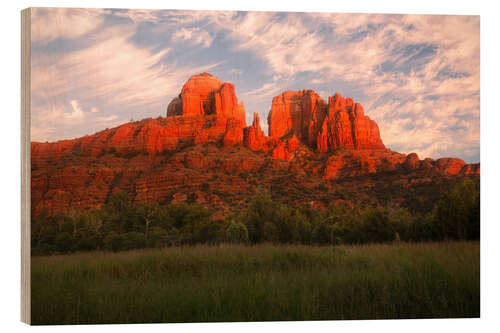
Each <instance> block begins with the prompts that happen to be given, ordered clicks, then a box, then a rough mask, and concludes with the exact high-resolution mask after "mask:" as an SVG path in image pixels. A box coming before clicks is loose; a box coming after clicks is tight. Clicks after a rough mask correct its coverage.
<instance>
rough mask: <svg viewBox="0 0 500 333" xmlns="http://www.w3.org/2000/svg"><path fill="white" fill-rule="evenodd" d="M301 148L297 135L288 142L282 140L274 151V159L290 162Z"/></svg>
mask: <svg viewBox="0 0 500 333" xmlns="http://www.w3.org/2000/svg"><path fill="white" fill-rule="evenodd" d="M299 146H300V143H299V139H297V137H296V136H295V135H293V136H292V137H291V138H289V139H288V140H280V141H278V143H277V144H276V145H275V148H274V149H273V152H272V155H273V157H274V158H278V159H281V160H287V161H288V160H290V159H291V158H292V154H293V152H294V151H296V150H297V149H298V148H299Z"/></svg>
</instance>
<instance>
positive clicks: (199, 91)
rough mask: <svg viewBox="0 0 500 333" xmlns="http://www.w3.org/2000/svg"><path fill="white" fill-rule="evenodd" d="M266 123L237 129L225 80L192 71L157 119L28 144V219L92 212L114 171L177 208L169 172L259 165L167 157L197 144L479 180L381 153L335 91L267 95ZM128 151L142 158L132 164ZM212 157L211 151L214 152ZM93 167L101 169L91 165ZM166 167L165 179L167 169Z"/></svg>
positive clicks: (337, 172) (319, 169) (339, 171)
mask: <svg viewBox="0 0 500 333" xmlns="http://www.w3.org/2000/svg"><path fill="white" fill-rule="evenodd" d="M268 124H269V136H266V135H265V133H264V131H263V130H262V129H261V127H260V118H259V115H258V114H257V113H255V114H254V119H253V123H252V124H251V125H250V126H246V121H245V108H244V105H243V103H239V102H238V99H237V97H236V92H235V87H234V85H233V84H231V83H228V82H222V81H221V80H219V79H218V78H216V77H214V76H212V75H211V74H209V73H202V74H198V75H194V76H192V77H191V78H190V79H189V80H188V81H187V82H186V83H185V84H184V86H183V87H182V90H181V92H180V94H179V96H177V97H175V98H174V99H173V100H172V101H171V102H170V103H169V105H168V107H167V112H166V117H159V118H156V119H151V118H150V119H144V120H142V121H136V122H130V123H127V124H123V125H121V126H118V127H116V128H112V129H106V130H104V131H101V132H98V133H96V134H93V135H88V136H85V137H81V138H76V139H71V140H62V141H57V142H51V143H39V142H32V143H31V163H32V181H31V189H32V206H33V208H34V211H35V213H36V212H41V211H42V210H43V209H46V210H48V211H49V213H53V214H55V213H58V212H64V211H68V210H69V209H70V208H74V207H78V208H85V207H91V206H98V205H99V204H102V203H103V202H104V201H105V198H106V196H107V194H108V193H109V192H110V191H115V190H116V189H113V188H114V183H115V182H116V178H117V177H118V175H119V176H120V178H121V181H120V185H121V189H122V190H127V191H129V192H132V193H134V195H135V198H136V200H145V201H148V200H158V201H160V200H165V196H168V197H170V199H171V201H172V202H177V201H179V200H185V198H184V195H181V194H178V193H174V194H172V193H171V192H172V188H175V187H176V186H181V185H182V184H186V183H189V182H190V181H194V180H193V179H195V178H196V177H194V178H189V175H188V174H187V173H182V172H178V170H179V169H182V168H184V167H186V166H187V167H188V168H189V169H190V170H191V169H195V170H196V169H199V170H206V169H207V168H209V167H216V168H219V169H220V171H221V172H224V171H228V170H229V171H231V170H232V171H235V170H236V171H243V172H253V171H256V170H258V169H259V168H261V167H262V163H261V162H262V161H261V160H260V158H257V157H255V156H260V155H255V154H254V155H251V154H247V155H245V157H242V156H239V157H231V156H229V157H227V158H226V159H225V160H224V161H222V162H221V161H220V160H219V159H210V158H207V157H206V156H203V155H202V154H196V153H192V154H190V155H182V154H181V155H176V152H179V151H181V150H182V149H183V148H185V147H191V146H196V145H199V144H215V145H217V146H218V147H220V149H224V147H234V146H243V147H245V148H246V149H248V150H249V152H252V151H253V152H263V153H264V154H268V155H269V156H272V158H273V159H275V160H276V163H277V164H276V165H277V166H278V165H279V166H280V167H283V166H285V167H286V168H288V169H289V170H296V171H297V172H310V173H311V174H312V175H316V176H318V177H320V179H342V178H348V177H357V176H362V175H365V174H370V173H377V172H409V171H412V170H421V171H425V172H436V173H439V174H443V175H458V176H470V175H472V176H474V175H479V174H480V166H479V164H466V163H465V162H464V161H462V160H460V159H458V158H440V159H438V160H435V161H434V160H432V159H429V158H427V159H424V160H420V159H419V157H418V156H417V154H415V153H412V154H409V155H405V154H400V153H397V152H393V151H391V150H389V149H386V147H385V146H384V144H383V142H382V139H381V136H380V133H379V128H378V126H377V124H376V122H375V121H373V120H372V119H370V118H369V117H368V116H366V115H365V113H364V110H363V107H362V106H361V104H359V103H355V102H354V101H353V99H351V98H344V97H342V96H341V95H340V94H339V93H336V94H335V95H333V96H330V97H329V98H328V102H326V101H324V100H323V99H322V98H321V97H320V96H319V95H318V94H317V93H315V92H314V91H313V90H302V91H285V92H283V93H282V94H280V95H278V96H275V97H274V98H273V100H272V105H271V110H270V112H269V115H268ZM165 153H170V154H174V156H173V158H172V159H171V160H169V162H168V163H169V166H168V168H167V167H165V169H164V170H160V171H157V169H158V165H157V164H156V162H155V156H163V155H164V154H165ZM138 154H141V156H143V157H142V158H138V157H137V155H138ZM217 154H220V152H214V155H217ZM221 155H223V154H221ZM110 156H115V157H116V156H118V157H120V158H118V159H116V158H114V159H113V158H111V157H110ZM178 156H184V157H183V160H182V161H179V160H178V161H177V162H176V158H177V157H178ZM314 156H316V157H318V156H323V157H322V158H316V157H314ZM75 157H81V158H84V160H85V163H82V162H81V161H80V162H75V163H71V161H72V158H73V159H74V158H75ZM65 159H66V160H68V161H70V162H68V163H67V164H68V165H66V164H65V165H64V166H65V167H64V168H63V169H62V170H60V169H58V170H55V169H54V168H51V167H50V166H51V165H53V164H54V163H58V162H59V163H60V162H61V161H63V160H65ZM132 160H133V163H132ZM89 161H93V162H89ZM279 161H283V162H279ZM318 161H319V162H318ZM92 163H93V164H92ZM96 163H97V164H99V163H104V164H105V165H106V167H105V168H101V169H99V168H97V169H96V168H92V167H91V165H95V164H96ZM283 163H284V164H283ZM110 164H111V165H110ZM173 166H175V173H173V172H170V173H169V172H167V170H173V169H172V167H173ZM145 173H146V174H149V176H147V177H146V176H144V174H145ZM148 177H149V178H148ZM89 184H90V185H89ZM198 185H199V184H198ZM195 197H196V198H200V201H201V202H206V201H209V202H212V203H214V202H219V201H220V199H219V198H215V197H213V196H204V197H202V196H201V195H200V192H199V191H196V193H195ZM183 198H184V199H183Z"/></svg>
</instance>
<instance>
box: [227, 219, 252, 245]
mask: <svg viewBox="0 0 500 333" xmlns="http://www.w3.org/2000/svg"><path fill="white" fill-rule="evenodd" d="M226 240H227V241H228V242H230V243H234V244H238V243H246V242H248V230H247V227H246V226H245V225H244V224H243V223H236V222H234V221H231V222H230V223H229V225H228V227H227V229H226Z"/></svg>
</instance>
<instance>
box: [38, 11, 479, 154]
mask: <svg viewBox="0 0 500 333" xmlns="http://www.w3.org/2000/svg"><path fill="white" fill-rule="evenodd" d="M33 25H34V29H35V30H37V32H36V33H37V34H38V35H35V36H34V41H35V42H36V43H39V44H43V43H45V45H47V48H46V49H44V48H38V49H36V50H35V52H34V54H33V55H32V56H33V61H32V64H33V65H32V66H33V68H32V70H33V71H32V72H33V75H32V78H33V82H32V88H33V95H34V100H35V103H34V106H33V113H34V114H36V113H39V114H40V115H45V116H46V117H49V118H50V115H51V114H52V115H53V114H57V112H59V113H60V112H63V113H62V114H66V115H73V116H74V117H77V115H79V114H80V113H78V112H77V111H76V110H83V111H82V112H83V113H82V114H83V115H84V117H83V118H81V119H80V122H81V123H83V124H84V125H82V126H81V127H79V131H80V132H83V131H84V130H90V129H94V128H96V126H97V125H95V124H100V122H99V120H98V119H97V118H99V119H102V120H103V121H104V120H107V121H108V122H113V121H118V120H120V119H128V118H131V117H133V118H135V119H140V118H143V117H144V115H147V114H152V113H153V111H152V110H157V111H155V112H156V114H163V113H164V109H165V107H166V104H168V102H169V101H170V100H171V98H173V97H174V96H175V95H176V94H177V93H178V92H179V91H180V89H181V87H182V84H183V83H184V82H185V81H186V80H187V78H188V77H189V76H191V75H193V74H196V73H198V72H202V71H208V70H210V71H212V72H215V73H214V74H216V75H217V74H218V75H219V76H220V78H221V79H223V80H225V79H227V78H226V77H225V76H227V77H230V78H233V79H234V78H236V79H237V80H239V81H240V82H236V83H237V89H238V90H239V96H240V97H241V99H242V100H243V101H244V102H245V106H246V107H247V111H250V112H248V115H247V117H248V118H249V119H250V118H251V113H252V112H253V111H257V112H259V113H260V114H261V118H262V119H263V127H266V124H265V119H266V118H267V112H268V110H269V108H270V104H271V99H272V97H273V96H275V95H277V94H278V93H280V92H282V91H284V90H287V89H304V88H314V89H315V90H317V91H318V92H319V93H320V94H321V95H322V96H323V97H326V95H331V94H333V93H334V92H336V91H339V92H340V93H342V94H343V95H348V94H350V95H351V97H353V98H354V99H355V100H357V101H359V102H361V103H362V104H363V105H364V107H365V110H366V112H367V114H368V115H369V116H370V117H372V118H374V119H375V120H376V121H377V123H378V124H379V127H380V129H381V134H382V137H383V140H384V142H385V143H386V144H387V145H388V146H389V147H391V148H394V149H397V150H400V151H403V152H411V151H416V152H417V153H419V155H421V156H422V157H425V156H430V157H440V156H443V155H451V156H459V157H462V158H465V159H467V160H469V161H477V160H478V158H479V17H478V16H440V15H380V14H374V15H370V14H337V13H270V12H249V13H244V12H230V11H168V10H160V11H154V10H68V11H65V10H60V9H57V10H55V9H51V10H49V9H44V10H40V11H36V12H35V19H34V21H33ZM37 26H40V27H42V26H43V27H46V28H45V29H36V27H37ZM69 27H71V29H70V28H69ZM145 29H146V30H145ZM148 29H149V30H148ZM148 31H149V32H151V33H149V34H148V33H147V32H148ZM64 40H70V41H71V44H69V45H70V46H71V47H62V46H63V45H67V44H64V43H63V42H62V41H64ZM75 45H76V46H75ZM222 64H227V67H225V66H226V65H222ZM72 101H77V103H78V104H75V106H73V105H72V103H71V102H72ZM61 105H63V107H61ZM93 108H94V109H93ZM48 110H52V111H48ZM61 110H62V111H61ZM92 110H95V111H97V112H93V111H92ZM113 116H116V118H113ZM65 118H66V116H62V117H61V119H65ZM90 121H92V122H93V123H90ZM67 126H69V128H67V131H66V132H65V133H73V135H75V134H77V132H75V131H74V128H72V127H71V126H70V125H67ZM99 126H100V125H99ZM71 130H73V132H71ZM37 131H38V133H39V134H37V135H38V136H39V137H40V138H46V139H48V140H51V139H54V138H56V137H61V133H62V132H63V131H62V130H61V129H60V124H58V123H54V122H53V123H50V124H49V123H47V126H46V128H44V129H43V130H42V129H39V130H37ZM80 132H78V133H80ZM63 136H64V135H63Z"/></svg>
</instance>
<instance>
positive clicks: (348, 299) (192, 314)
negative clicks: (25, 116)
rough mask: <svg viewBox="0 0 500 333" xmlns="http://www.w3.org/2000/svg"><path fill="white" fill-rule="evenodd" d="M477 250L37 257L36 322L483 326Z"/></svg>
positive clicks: (225, 248) (468, 245) (471, 246)
mask: <svg viewBox="0 0 500 333" xmlns="http://www.w3.org/2000/svg"><path fill="white" fill-rule="evenodd" d="M479 272H480V270H479V242H477V241H474V242H435V243H401V244H385V245H353V246H303V245H290V246H286V245H283V246H275V245H266V244H263V245H256V246H243V245H225V244H223V245H220V246H202V245H200V246H193V247H170V248H165V249H150V250H133V251H128V252H119V253H111V252H86V253H77V254H69V255H56V256H41V257H33V258H32V284H31V285H32V290H31V294H32V323H33V324H95V323H148V322H151V323H153V322H208V321H266V320H272V321H277V320H340V319H385V318H450V317H451V318H458V317H478V316H479V308H480V288H479V284H480V279H479Z"/></svg>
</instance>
